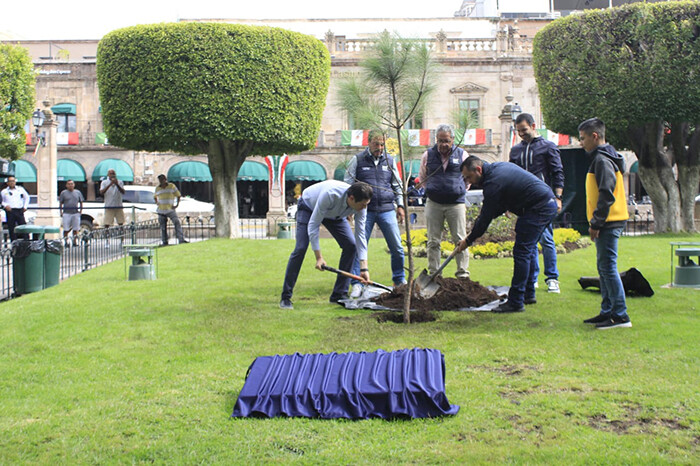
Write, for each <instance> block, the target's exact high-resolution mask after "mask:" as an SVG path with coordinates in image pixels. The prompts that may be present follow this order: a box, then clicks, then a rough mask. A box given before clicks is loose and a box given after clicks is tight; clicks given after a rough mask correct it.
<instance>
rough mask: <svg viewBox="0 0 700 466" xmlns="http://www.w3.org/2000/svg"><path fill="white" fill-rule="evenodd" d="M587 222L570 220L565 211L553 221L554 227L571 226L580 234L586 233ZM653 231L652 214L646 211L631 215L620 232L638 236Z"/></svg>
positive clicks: (625, 234)
mask: <svg viewBox="0 0 700 466" xmlns="http://www.w3.org/2000/svg"><path fill="white" fill-rule="evenodd" d="M588 226H589V224H588V222H586V221H572V220H571V214H569V213H568V212H565V213H564V214H563V215H562V218H561V219H560V220H556V221H555V222H554V228H573V229H574V230H577V231H579V232H580V233H581V234H585V235H587V234H588ZM653 233H654V215H653V214H652V213H651V212H647V213H646V214H642V215H632V216H630V218H629V220H627V223H626V224H625V230H624V231H623V232H622V235H623V236H639V235H649V234H653Z"/></svg>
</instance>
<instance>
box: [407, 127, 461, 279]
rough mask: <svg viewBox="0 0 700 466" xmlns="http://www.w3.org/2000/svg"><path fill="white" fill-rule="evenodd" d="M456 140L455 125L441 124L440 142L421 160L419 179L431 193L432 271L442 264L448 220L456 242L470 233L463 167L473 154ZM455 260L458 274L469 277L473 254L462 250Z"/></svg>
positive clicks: (427, 211)
mask: <svg viewBox="0 0 700 466" xmlns="http://www.w3.org/2000/svg"><path fill="white" fill-rule="evenodd" d="M454 139H455V133H454V128H453V127H452V126H450V125H440V126H438V127H437V134H436V140H437V141H436V142H437V144H435V146H433V147H432V148H430V149H428V150H427V151H426V152H425V153H424V154H423V157H422V158H421V162H420V175H419V178H420V179H421V185H423V186H425V193H426V195H427V196H428V200H427V201H426V203H425V219H426V223H427V227H428V228H427V229H428V231H427V234H428V247H427V249H428V270H429V272H430V273H431V274H432V273H435V272H436V271H437V269H438V268H439V267H440V262H441V260H440V259H441V255H440V243H441V241H442V229H443V225H444V224H445V221H447V225H448V226H449V228H450V234H451V235H452V242H453V243H454V244H455V245H456V244H457V243H459V242H460V241H462V240H463V239H464V238H466V236H467V212H466V205H465V201H466V192H467V190H466V187H465V184H464V180H463V179H462V173H461V171H460V168H459V167H460V166H461V165H462V162H463V161H464V159H466V157H468V155H469V154H467V153H466V152H465V151H464V150H462V149H460V148H459V147H457V146H455V145H454ZM455 261H456V262H457V273H456V274H455V276H456V277H457V278H467V277H469V270H468V268H469V253H468V252H467V251H466V250H462V251H461V252H459V253H458V254H457V255H456V256H455Z"/></svg>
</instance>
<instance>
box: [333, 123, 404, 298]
mask: <svg viewBox="0 0 700 466" xmlns="http://www.w3.org/2000/svg"><path fill="white" fill-rule="evenodd" d="M368 141H369V142H368V146H367V148H366V149H365V150H363V151H362V152H360V153H359V154H357V155H356V156H355V157H353V158H352V159H350V161H349V162H348V166H347V169H346V170H345V182H346V183H348V184H352V183H356V182H358V181H363V182H365V183H367V184H369V185H370V186H371V187H372V190H373V192H374V195H373V196H372V201H371V202H370V203H369V205H368V206H367V220H366V221H365V238H367V242H368V243H369V239H370V237H371V236H372V230H373V229H374V225H375V224H377V225H379V229H380V230H382V235H383V236H384V239H385V240H386V244H387V246H388V247H389V253H390V254H391V276H392V280H393V281H394V286H398V285H402V284H404V283H406V274H405V272H404V268H403V262H404V253H403V246H402V245H401V233H400V232H399V222H403V221H404V216H405V215H406V213H405V210H404V207H403V194H402V188H401V177H400V175H399V171H398V168H397V166H396V160H395V159H394V158H393V157H392V156H390V155H388V154H387V153H386V152H385V151H384V133H382V132H381V131H379V130H372V131H370V132H369V135H368ZM352 273H354V274H355V275H359V274H360V260H359V259H358V258H357V257H356V258H355V263H354V264H353V270H352ZM362 289H363V287H362V284H361V283H360V282H358V281H357V280H353V281H352V289H351V291H350V297H351V298H359V297H360V296H361V295H362Z"/></svg>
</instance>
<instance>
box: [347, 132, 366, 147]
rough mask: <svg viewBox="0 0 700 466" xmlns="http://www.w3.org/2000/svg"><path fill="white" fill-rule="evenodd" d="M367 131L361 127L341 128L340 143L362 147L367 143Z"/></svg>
mask: <svg viewBox="0 0 700 466" xmlns="http://www.w3.org/2000/svg"><path fill="white" fill-rule="evenodd" d="M367 134H369V131H367V130H362V129H352V130H342V131H341V133H340V144H341V145H343V146H353V147H364V146H366V145H367V143H368V141H367Z"/></svg>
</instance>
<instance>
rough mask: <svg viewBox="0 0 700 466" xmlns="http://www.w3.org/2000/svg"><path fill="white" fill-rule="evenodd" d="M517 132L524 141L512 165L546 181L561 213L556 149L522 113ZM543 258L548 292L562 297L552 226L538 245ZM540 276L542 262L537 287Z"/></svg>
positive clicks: (561, 176) (561, 177) (512, 156)
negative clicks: (560, 294) (540, 247)
mask: <svg viewBox="0 0 700 466" xmlns="http://www.w3.org/2000/svg"><path fill="white" fill-rule="evenodd" d="M515 130H516V131H517V132H518V136H520V138H521V139H522V141H521V142H520V144H517V145H515V146H513V148H512V149H511V150H510V157H509V158H510V161H511V162H513V163H514V164H516V165H518V166H519V167H520V168H523V169H525V170H527V171H529V172H530V173H532V174H533V175H535V176H536V177H537V178H539V179H541V180H542V181H544V182H545V183H546V184H547V185H548V186H549V187H550V188H552V191H554V197H555V199H556V201H557V212H561V200H562V193H563V192H564V168H563V167H562V164H561V154H560V153H559V148H557V145H556V144H554V143H553V142H551V141H548V140H546V139H544V138H543V137H541V136H540V135H539V134H537V130H536V129H535V119H534V118H533V117H532V115H530V114H529V113H521V114H520V115H518V117H517V118H516V119H515ZM539 243H540V245H541V246H542V257H543V258H544V275H545V276H546V277H547V278H546V279H545V283H546V284H547V291H548V292H549V293H559V292H560V289H559V270H557V247H556V246H555V244H554V230H553V227H552V224H551V223H550V224H549V225H547V228H545V229H544V231H543V232H542V237H541V238H540V241H539ZM539 273H540V264H539V260H537V261H536V262H535V283H537V277H538V275H539Z"/></svg>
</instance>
